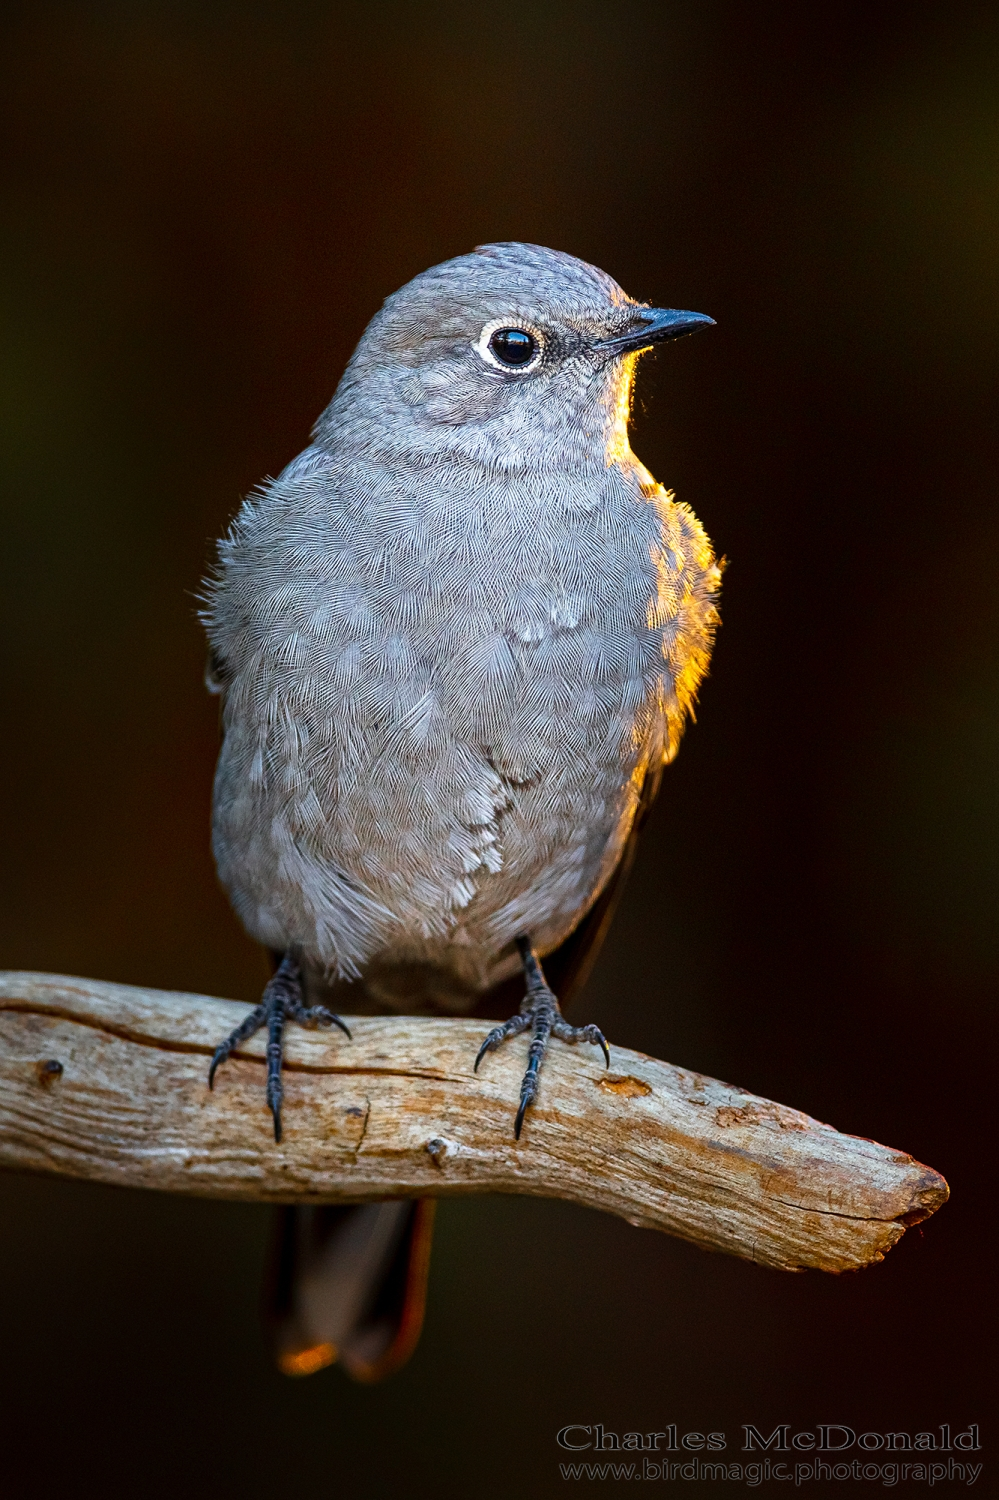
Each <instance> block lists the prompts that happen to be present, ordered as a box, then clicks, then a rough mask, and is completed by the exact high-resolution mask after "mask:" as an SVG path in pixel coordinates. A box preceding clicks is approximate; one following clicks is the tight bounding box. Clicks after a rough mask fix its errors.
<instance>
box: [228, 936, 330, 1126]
mask: <svg viewBox="0 0 999 1500" xmlns="http://www.w3.org/2000/svg"><path fill="white" fill-rule="evenodd" d="M288 1021H298V1022H299V1023H300V1024H301V1025H303V1026H314V1025H316V1024H317V1023H318V1024H319V1025H323V1026H339V1028H340V1030H341V1031H344V1032H346V1033H347V1035H348V1036H350V1032H349V1031H348V1030H347V1027H346V1026H345V1024H344V1023H343V1021H341V1019H340V1017H339V1016H335V1015H334V1014H333V1012H332V1011H331V1010H327V1009H326V1006H325V1005H312V1006H307V1005H306V1004H305V1002H304V1001H303V999H302V971H301V969H300V968H299V966H298V964H297V963H296V961H295V959H294V958H293V957H292V956H291V954H290V953H286V954H285V955H284V957H283V958H282V960H281V962H280V963H279V964H278V967H277V968H276V970H275V971H274V973H273V974H272V975H271V978H270V979H269V980H268V981H267V986H266V988H265V990H264V993H263V996H262V998H261V1001H260V1004H259V1005H258V1006H257V1008H256V1009H255V1010H251V1012H250V1014H249V1015H248V1016H247V1018H246V1020H245V1021H243V1022H241V1024H240V1025H239V1026H237V1027H236V1029H235V1031H232V1032H230V1034H229V1035H228V1036H227V1037H226V1039H225V1041H224V1042H220V1043H219V1045H218V1046H217V1047H216V1048H215V1056H214V1057H213V1058H212V1063H211V1067H210V1068H209V1069H208V1087H209V1088H212V1087H213V1086H214V1083H215V1070H216V1068H217V1067H218V1066H219V1063H224V1062H225V1060H226V1058H227V1057H229V1056H230V1054H231V1053H232V1052H233V1051H234V1049H235V1048H236V1047H238V1046H239V1044H240V1043H241V1042H245V1041H247V1040H248V1038H249V1037H251V1036H253V1034H254V1032H255V1031H259V1030H260V1028H261V1026H266V1027H267V1107H268V1109H269V1110H270V1112H271V1114H272V1115H273V1116H274V1139H275V1140H276V1141H279V1140H280V1139H281V1099H282V1097H283V1095H284V1089H283V1088H282V1086H281V1051H282V1039H283V1036H284V1028H285V1024H286V1022H288Z"/></svg>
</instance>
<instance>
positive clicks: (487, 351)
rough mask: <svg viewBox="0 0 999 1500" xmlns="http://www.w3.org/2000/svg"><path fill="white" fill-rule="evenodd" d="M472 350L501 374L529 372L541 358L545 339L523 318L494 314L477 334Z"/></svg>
mask: <svg viewBox="0 0 999 1500" xmlns="http://www.w3.org/2000/svg"><path fill="white" fill-rule="evenodd" d="M475 352H476V353H477V354H478V355H479V356H480V358H482V359H484V360H485V362H486V364H487V365H492V367H493V369H494V370H502V371H503V373H504V375H529V374H530V373H531V371H532V370H536V369H537V368H538V365H539V364H540V363H541V361H542V359H543V358H544V352H545V340H544V336H543V334H542V333H541V331H540V330H539V329H537V328H535V327H534V324H533V323H525V322H524V320H523V318H518V317H512V318H494V319H493V320H492V322H491V323H487V324H486V326H485V328H483V330H482V332H481V333H480V334H479V337H478V339H477V340H476V343H475Z"/></svg>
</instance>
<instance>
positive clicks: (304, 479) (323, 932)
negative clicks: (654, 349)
mask: <svg viewBox="0 0 999 1500" xmlns="http://www.w3.org/2000/svg"><path fill="white" fill-rule="evenodd" d="M684 316H686V315H684ZM646 317H647V310H646V309H645V308H644V307H643V306H642V305H641V304H639V303H636V302H634V301H633V300H632V299H631V298H629V297H627V296H626V295H625V293H624V292H623V291H622V290H621V288H620V287H619V286H618V285H617V284H616V283H615V282H614V281H613V280H612V279H611V278H610V277H609V276H607V275H605V274H604V273H603V272H602V271H599V270H597V269H596V268H595V267H593V266H589V265H587V264H585V263H584V262H582V261H579V260H576V259H575V258H573V257H572V256H569V255H564V254H560V253H556V252H554V251H551V250H546V249H542V248H540V247H538V246H532V245H520V244H500V245H487V246H483V247H481V248H480V249H478V250H477V251H476V252H475V253H473V254H471V255H464V256H460V257H458V258H457V259H455V260H451V261H448V262H446V263H445V264H443V265H440V266H437V267H434V268H433V269H431V270H429V271H426V272H425V273H424V274H423V275H421V276H418V277H416V279H415V280H413V281H412V282H410V283H409V284H408V285H407V286H405V287H403V288H402V290H401V291H398V292H396V293H395V294H394V296H391V297H389V298H388V299H387V301H386V302H385V304H384V306H383V307H382V309H381V310H380V312H378V313H377V314H376V316H375V317H374V318H373V319H372V321H371V323H370V324H369V325H368V328H367V330H366V331H365V333H364V336H363V337H362V339H361V341H360V343H359V345H358V347H357V350H356V351H355V353H354V355H353V357H352V359H351V361H350V363H349V365H348V367H347V370H346V372H345V374H344V376H343V379H342V380H341V382H340V385H339V387H338V389H337V392H336V395H335V396H334V398H333V401H332V403H331V405H330V406H329V408H328V409H327V411H326V412H325V413H324V414H323V416H322V417H321V418H320V419H319V421H318V423H317V424H316V428H315V431H314V435H313V442H312V445H311V446H310V447H309V448H308V449H306V451H305V452H304V453H303V454H302V455H301V456H300V457H299V458H297V459H296V460H295V461H294V462H293V463H292V464H290V465H289V466H288V468H287V469H285V471H284V472H283V473H282V474H281V475H280V476H279V477H278V478H277V479H276V480H273V481H271V482H269V483H268V484H267V485H266V486H264V487H263V488H262V489H261V490H260V491H259V492H258V493H256V494H254V495H253V496H251V497H250V498H249V499H247V500H246V502H245V503H244V505H243V507H242V509H241V510H240V512H239V515H238V517H237V519H236V521H235V523H234V525H233V527H232V530H231V531H230V534H229V536H228V537H227V538H226V539H225V540H224V541H223V542H222V543H221V544H220V547H219V561H218V568H217V571H216V573H215V576H214V577H213V578H212V580H211V581H210V582H209V584H208V585H207V598H206V608H205V622H206V626H207V630H208V635H209V637H210V641H211V646H212V654H213V661H214V663H215V668H214V677H213V682H214V685H215V687H216V688H217V690H219V691H221V692H222V693H223V695H224V705H223V722H224V742H223V747H222V751H221V754H220V757H219V764H218V772H217V776H216V782H215V801H214V822H213V841H214V850H215V856H216V860H217V863H218V869H219V874H220V877H221V880H222V883H223V885H224V886H225V888H226V890H227V891H228V893H229V896H230V898H231V900H232V902H233V905H234V907H235V909H236V911H237V912H238V913H239V916H240V917H241V919H242V921H243V922H244V924H245V926H246V928H247V929H248V931H249V932H250V933H251V934H252V935H253V936H254V937H255V938H257V939H259V941H260V942H262V943H264V944H266V945H267V946H269V947H270V948H272V949H276V950H281V951H290V952H292V953H294V954H295V955H296V957H297V960H298V961H299V963H300V964H301V965H302V967H303V969H304V970H305V972H306V974H307V975H312V976H313V978H314V979H315V980H316V981H317V982H322V981H323V978H324V977H325V981H327V982H330V983H332V982H335V981H338V980H339V981H344V980H347V981H351V980H357V979H358V978H363V980H364V982H365V985H366V986H367V987H368V989H369V990H370V991H373V992H374V993H376V995H377V1000H378V1003H379V1004H381V1005H385V1006H393V1005H394V1006H395V1007H396V1008H398V1009H402V1010H405V1009H411V1008H426V1006H427V1005H433V1006H436V1007H437V1008H440V1009H444V1010H451V1011H459V1010H463V1009H469V1008H471V1006H472V1005H473V1004H474V1002H475V997H476V995H477V994H478V993H480V992H481V991H483V990H484V989H486V988H487V987H489V986H491V985H493V984H495V983H497V982H498V981H499V980H501V979H503V978H505V977H507V976H508V975H511V974H513V973H514V972H516V971H517V970H518V969H519V967H520V958H519V957H518V953H517V950H516V947H515V940H516V938H517V937H518V935H519V934H523V933H529V934H530V937H531V941H532V943H533V945H534V947H535V948H536V949H537V951H538V952H539V953H540V954H544V953H546V952H549V951H551V950H552V949H554V948H555V947H556V946H557V945H558V944H559V943H560V942H561V941H562V940H563V939H564V938H565V937H566V935H567V934H568V933H569V932H571V930H572V929H573V928H574V927H575V926H576V924H577V923H578V922H579V921H580V919H581V917H582V916H583V915H584V914H585V913H586V911H587V910H588V909H589V908H590V907H591V905H592V904H593V902H594V901H595V900H596V898H597V897H598V895H599V893H600V892H601V890H602V889H603V887H604V886H605V884H606V883H607V881H608V880H609V879H610V877H611V876H612V874H613V872H614V869H615V866H616V865H617V862H618V860H619V859H620V856H621V853H622V850H623V848H624V846H625V843H626V840H627V838H628V834H629V830H630V828H631V824H632V820H633V818H634V816H635V811H636V807H637V805H638V801H639V797H640V794H641V789H642V785H643V781H644V779H645V777H646V775H647V774H648V773H649V772H650V771H652V770H656V769H657V768H658V766H659V765H661V763H662V762H663V761H668V760H669V759H671V757H672V756H673V755H674V754H675V752H676V749H677V745H678V741H679V738H680V734H681V731H682V728H683V723H684V719H685V717H686V715H687V713H688V712H689V711H690V708H691V705H692V703H693V700H694V696H695V693H696V690H697V687H698V684H699V682H700V680H701V678H702V676H703V674H704V672H705V670H706V668H707V664H708V657H709V653H710V649H711V642H712V634H713V630H714V627H715V623H716V609H715V602H716V593H717V589H718V583H719V570H718V567H717V565H716V563H715V559H714V556H713V553H712V549H711V546H710V543H709V542H708V539H707V537H706V535H705V533H704V531H703V529H702V528H701V526H700V524H699V522H698V521H697V519H696V518H695V516H694V515H693V514H692V512H691V511H690V510H689V509H688V508H687V507H686V506H684V505H682V504H679V503H677V502H676V501H675V500H674V499H673V497H672V496H671V495H670V494H669V493H668V492H666V491H665V490H663V489H662V488H661V486H659V485H658V484H657V483H656V482H655V480H654V479H653V478H652V476H651V475H650V474H649V472H648V471H647V470H646V469H645V468H644V467H643V466H642V464H641V463H640V462H639V461H638V460H637V459H636V458H635V456H634V454H633V453H632V452H631V449H630V447H629V444H628V430H627V429H628V416H629V406H630V398H631V388H632V379H633V374H634V366H635V362H636V359H637V352H636V348H637V346H638V345H640V343H641V337H640V336H641V333H642V329H643V327H644V326H645V323H644V322H643V319H645V318H646ZM701 321H708V320H701ZM649 326H651V325H649ZM497 328H517V329H525V330H527V331H528V332H529V333H530V334H531V336H532V337H533V338H534V339H535V340H536V343H537V346H538V349H539V351H540V353H539V357H538V358H537V359H536V360H535V361H534V362H533V363H531V364H529V365H528V366H526V367H524V368H520V369H515V368H506V367H503V366H502V365H501V364H500V363H499V361H498V360H497V359H496V358H495V357H493V355H492V354H491V351H490V345H489V337H490V335H491V333H492V332H493V331H494V330H496V329H497ZM658 336H659V335H658V334H657V335H655V337H658ZM653 337H654V336H653V335H652V334H650V336H649V339H648V342H652V341H653ZM615 341H616V342H615ZM414 975H419V976H420V979H419V985H418V986H417V985H416V982H415V981H414V980H413V977H412V976H414ZM357 988H360V986H358V987H357ZM417 988H419V989H420V994H421V996H422V998H421V1000H420V1004H419V1007H417V1006H416V1005H415V1004H414V1003H413V996H414V994H415V992H416V989H417ZM428 997H429V998H428ZM356 1008H363V1007H356Z"/></svg>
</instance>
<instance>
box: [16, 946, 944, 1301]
mask: <svg viewBox="0 0 999 1500" xmlns="http://www.w3.org/2000/svg"><path fill="white" fill-rule="evenodd" d="M246 1011H247V1007H246V1006H245V1005H242V1004H240V1003H238V1002H236V1001H233V1000H213V999H209V998H207V997H206V996H203V995H183V994H170V993H166V992H164V991H161V990H144V989H135V988H132V987H131V986H129V985H121V984H102V983H98V982H96V981H94V980H87V979H67V978H62V977H60V976H57V975H51V974H14V973H8V974H2V973H0V1166H5V1167H10V1168H21V1169H27V1170H31V1171H43V1172H52V1173H56V1174H59V1175H63V1176H69V1177H85V1178H92V1179H94V1180H96V1181H99V1182H110V1183H117V1184H120V1185H121V1186H123V1187H149V1188H161V1189H164V1190H167V1191H170V1192H182V1193H196V1194H199V1195H201V1196H203V1197H212V1198H243V1199H256V1200H263V1199H268V1200H271V1201H274V1202H310V1203H336V1202H350V1201H360V1200H362V1199H377V1198H402V1197H423V1196H428V1197H443V1196H451V1195H455V1194H460V1193H484V1192H497V1193H528V1194H533V1195H535V1196H538V1197H552V1198H568V1199H570V1200H572V1201H574V1202H576V1203H583V1204H588V1205H589V1206H590V1207H592V1208H600V1209H605V1210H607V1211H608V1212H610V1213H615V1214H619V1215H621V1217H623V1218H625V1219H627V1220H629V1222H630V1223H632V1224H636V1225H641V1226H645V1227H649V1228H655V1229H661V1230H665V1231H666V1232H667V1233H668V1234H676V1235H680V1236H682V1237H683V1238H684V1239H688V1240H693V1241H695V1242H696V1243H697V1244H699V1245H704V1246H707V1247H710V1248H712V1249H715V1250H725V1251H728V1252H729V1253H731V1254H733V1255H740V1256H743V1257H745V1258H746V1259H747V1260H753V1261H756V1262H758V1263H759V1264H761V1265H767V1266H778V1267H782V1268H784V1269H787V1270H802V1269H805V1268H807V1267H814V1268H817V1269H820V1270H824V1271H846V1270H853V1269H856V1268H859V1267H861V1266H865V1265H869V1264H871V1263H872V1262H874V1261H879V1260H881V1259H882V1258H883V1257H884V1255H885V1253H886V1252H887V1251H888V1250H890V1249H891V1247H892V1246H893V1245H894V1244H895V1243H896V1241H897V1240H899V1239H900V1238H901V1236H902V1235H903V1234H904V1233H905V1228H906V1226H907V1225H909V1224H914V1223H917V1222H918V1221H919V1220H921V1219H925V1218H928V1217H929V1215H930V1214H932V1213H934V1212H935V1211H936V1210H937V1209H938V1208H939V1207H940V1205H941V1204H942V1203H944V1202H945V1201H946V1199H947V1196H948V1187H947V1184H946V1182H945V1181H944V1180H943V1178H942V1177H940V1176H939V1175H938V1174H937V1173H936V1172H934V1171H931V1170H930V1168H928V1167H924V1166H922V1165H920V1163H919V1162H916V1161H913V1159H912V1158H911V1157H910V1156H906V1155H905V1154H904V1153H903V1152H899V1151H892V1150H890V1149H889V1148H888V1147H886V1146H879V1145H877V1144H876V1143H875V1142H873V1141H867V1140H861V1139H858V1138H857V1137H856V1136H849V1135H840V1134H839V1132H838V1131H835V1130H833V1129H832V1128H831V1126H828V1125H821V1124H819V1122H818V1121H816V1120H812V1119H810V1118H809V1116H808V1115H803V1114H799V1113H798V1111H797V1110H793V1109H787V1108H785V1107H784V1106H783V1105H781V1104H771V1103H770V1102H769V1101H768V1100H766V1099H758V1098H756V1097H755V1096H754V1095H752V1094H747V1093H746V1092H745V1091H744V1090H742V1089H737V1088H732V1087H730V1086H729V1085H728V1084H725V1083H718V1082H717V1081H716V1080H715V1079H713V1078H704V1077H701V1075H700V1074H698V1073H691V1072H688V1071H687V1070H686V1069H684V1068H676V1067H672V1066H671V1065H670V1064H669V1063H663V1062H657V1061H656V1060H655V1059H653V1058H650V1057H645V1056H643V1055H642V1054H641V1053H639V1052H628V1051H626V1050H625V1049H624V1048H621V1047H612V1048H611V1066H610V1069H609V1070H607V1069H605V1068H604V1066H603V1063H602V1060H601V1059H600V1056H599V1054H598V1052H597V1050H596V1049H595V1048H590V1047H588V1046H585V1045H581V1046H576V1047H571V1048H570V1047H567V1046H564V1045H562V1044H560V1043H558V1042H555V1043H553V1044H552V1046H551V1049H550V1051H549V1054H548V1057H547V1059H546V1061H545V1065H544V1069H543V1071H542V1078H541V1090H540V1096H539V1099H538V1102H537V1104H536V1105H535V1106H534V1107H533V1108H532V1109H531V1110H530V1112H529V1113H528V1116H527V1120H526V1122H525V1126H524V1132H523V1136H522V1138H521V1140H520V1141H519V1142H518V1141H515V1140H514V1137H513V1120H514V1114H515V1112H516V1107H517V1100H518V1095H519V1088H520V1079H521V1074H522V1071H523V1068H524V1054H525V1045H524V1042H523V1040H519V1041H514V1042H511V1043H508V1044H506V1045H505V1046H504V1047H503V1048H501V1049H500V1050H499V1051H498V1052H495V1053H491V1054H489V1055H488V1056H487V1057H486V1058H485V1059H484V1061H483V1063H482V1066H481V1068H480V1070H479V1073H478V1074H474V1073H473V1072H472V1064H473V1061H474V1059H475V1054H476V1051H477V1049H478V1047H479V1044H480V1042H481V1041H482V1038H483V1036H484V1035H485V1032H486V1029H487V1027H486V1024H485V1023H484V1022H480V1021H463V1020H433V1019H424V1018H415V1017H407V1016H401V1017H391V1018H385V1017H361V1018H359V1019H352V1020H350V1022H349V1024H350V1027H351V1030H352V1031H353V1035H354V1039H353V1041H352V1042H350V1041H348V1040H347V1039H346V1038H345V1037H343V1036H342V1035H340V1034H339V1033H338V1032H332V1033H330V1032H327V1031H307V1030H305V1029H303V1028H302V1027H299V1026H290V1027H289V1029H288V1032H287V1045H286V1052H285V1075H284V1086H285V1103H284V1140H283V1141H282V1143H281V1145H280V1146H278V1145H275V1142H274V1139H273V1134H272V1127H271V1120H270V1116H269V1114H268V1113H267V1111H266V1109H265V1105H264V1087H263V1084H264V1051H265V1037H264V1035H263V1034H258V1035H257V1036H256V1037H255V1038H254V1039H253V1040H252V1041H250V1042H249V1043H247V1045H246V1046H245V1047H243V1048H241V1049H240V1051H239V1052H238V1053H237V1054H236V1055H235V1056H234V1057H233V1058H232V1060H231V1061H230V1062H228V1063H226V1064H225V1066H224V1067H222V1068H220V1070H219V1073H218V1076H217V1078H216V1082H215V1089H214V1092H212V1093H209V1091H208V1087H207V1076H208V1060H209V1058H210V1056H211V1054H212V1051H213V1050H214V1047H215V1045H216V1043H217V1042H218V1040H219V1039H220V1038H221V1037H223V1036H225V1035H226V1033H227V1032H228V1031H229V1030H230V1029H231V1028H232V1027H234V1026H235V1025H236V1024H237V1023H238V1022H239V1021H241V1020H242V1019H243V1017H244V1016H245V1015H246Z"/></svg>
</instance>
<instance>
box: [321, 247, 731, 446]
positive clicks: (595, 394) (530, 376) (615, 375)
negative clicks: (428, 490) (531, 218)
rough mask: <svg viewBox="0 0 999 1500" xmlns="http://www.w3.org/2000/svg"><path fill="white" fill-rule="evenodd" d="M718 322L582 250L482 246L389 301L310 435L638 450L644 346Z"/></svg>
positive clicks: (386, 442)
mask: <svg viewBox="0 0 999 1500" xmlns="http://www.w3.org/2000/svg"><path fill="white" fill-rule="evenodd" d="M711 322H712V319H711V318H707V317H704V316H703V314H701V313H691V312H679V311H677V310H675V309H664V308H655V307H648V306H646V305H644V304H643V303H640V302H635V301H634V300H633V299H632V298H631V297H629V296H627V295H626V294H625V293H624V292H623V291H622V290H621V288H620V287H619V286H618V284H617V282H616V281H614V280H613V279H612V278H611V277H610V276H608V275H607V274H606V273H605V272H603V271H600V270H598V269H597V268H596V267H595V266H591V265H587V263H586V262H585V261H582V260H577V259H576V258H575V256H572V255H565V254H562V253H561V252H560V251H557V250H546V249H544V247H542V246H540V245H525V244H517V243H511V244H496V245H481V246H480V247H479V248H478V249H477V250H476V251H475V252H474V253H473V254H471V255H461V256H458V257H457V258H456V259H455V260H449V261H445V262H444V263H443V264H442V265H439V266H434V267H432V268H431V269H430V270H429V271H424V272H423V274H422V275H420V276H417V277H415V278H414V280H412V281H410V282H409V283H408V284H407V285H406V286H404V287H402V288H401V290H399V291H398V292H395V293H394V294H393V295H392V296H391V297H389V298H388V299H387V300H386V302H385V304H384V306H383V307H382V308H381V310H380V311H379V312H378V313H377V314H376V315H375V317H374V318H372V320H371V322H370V323H369V325H368V327H367V329H366V330H365V333H364V336H363V337H362V339H361V341H360V343H359V344H358V346H357V349H356V350H355V352H354V355H353V357H352V358H351V361H350V363H349V365H348V366H347V370H346V372H345V374H344V377H343V380H342V381H341V383H340V386H339V388H338V390H337V393H336V396H335V397H334V399H333V402H332V404H331V406H330V407H329V409H328V411H327V412H326V413H324V415H323V417H321V418H320V420H319V423H318V424H317V427H316V434H315V436H316V441H317V442H318V443H319V444H320V445H321V446H329V445H337V446H339V445H346V446H347V447H348V448H352V447H357V448H359V449H361V450H363V451H364V452H366V453H367V454H369V455H371V456H376V455H381V456H382V457H384V458H385V459H386V460H387V461H391V460H392V459H393V458H400V459H406V458H409V459H411V460H412V461H415V462H420V463H427V462H433V461H434V460H437V459H440V458H443V457H447V458H449V459H464V460H466V461H470V462H473V463H476V464H484V465H486V466H488V467H490V468H498V469H534V468H539V469H543V468H546V467H547V468H550V467H551V466H552V465H553V464H556V465H558V466H560V467H561V468H563V469H566V468H580V469H589V468H593V467H597V466H603V465H606V464H607V463H610V462H614V461H615V460H619V459H621V458H624V457H625V456H626V455H627V454H628V453H629V451H630V450H629V448H628V415H629V410H630V404H631V386H632V380H633V376H634V366H635V362H636V359H637V357H638V355H639V354H641V353H642V352H644V351H645V350H646V349H649V348H651V347H652V346H653V345H655V344H659V343H662V342H664V341H665V340H667V339H674V338H678V337H680V336H681V335H682V334H685V333H691V332H693V331H694V330H695V329H696V328H702V327H705V326H707V325H710V324H711Z"/></svg>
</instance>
